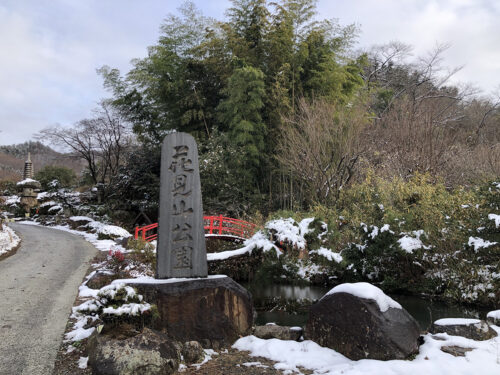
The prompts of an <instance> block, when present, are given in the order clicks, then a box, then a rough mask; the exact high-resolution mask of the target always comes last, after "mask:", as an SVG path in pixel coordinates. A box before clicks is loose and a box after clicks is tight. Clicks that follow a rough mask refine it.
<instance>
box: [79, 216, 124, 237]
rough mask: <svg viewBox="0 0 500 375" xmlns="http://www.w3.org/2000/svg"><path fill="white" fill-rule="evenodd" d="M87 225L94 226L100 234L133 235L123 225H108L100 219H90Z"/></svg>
mask: <svg viewBox="0 0 500 375" xmlns="http://www.w3.org/2000/svg"><path fill="white" fill-rule="evenodd" d="M87 227H89V228H92V229H93V230H95V231H96V233H99V234H105V235H108V236H114V237H131V236H132V235H131V234H130V233H129V232H128V231H127V230H125V229H123V228H122V227H119V226H116V225H108V224H104V223H101V222H99V221H94V220H92V221H90V222H89V223H88V224H87Z"/></svg>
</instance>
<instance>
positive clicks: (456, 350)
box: [441, 346, 475, 357]
mask: <svg viewBox="0 0 500 375" xmlns="http://www.w3.org/2000/svg"><path fill="white" fill-rule="evenodd" d="M474 349H475V348H462V347H461V346H442V347H441V351H442V352H445V353H448V354H451V355H453V356H455V357H465V353H467V352H470V351H472V350H474Z"/></svg>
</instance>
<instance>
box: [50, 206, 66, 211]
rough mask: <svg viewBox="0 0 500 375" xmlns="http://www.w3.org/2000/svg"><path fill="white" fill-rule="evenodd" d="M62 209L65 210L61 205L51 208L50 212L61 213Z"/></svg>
mask: <svg viewBox="0 0 500 375" xmlns="http://www.w3.org/2000/svg"><path fill="white" fill-rule="evenodd" d="M62 209H63V208H62V206H60V205H56V206H52V207H50V208H49V211H48V212H54V211H57V212H59V211H61V210H62Z"/></svg>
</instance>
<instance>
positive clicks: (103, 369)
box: [87, 328, 180, 375]
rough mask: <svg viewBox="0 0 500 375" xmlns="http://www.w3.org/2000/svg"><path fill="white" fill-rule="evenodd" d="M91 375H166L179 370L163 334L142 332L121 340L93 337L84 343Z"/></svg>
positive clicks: (176, 355) (174, 351)
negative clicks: (91, 371)
mask: <svg viewBox="0 0 500 375" xmlns="http://www.w3.org/2000/svg"><path fill="white" fill-rule="evenodd" d="M87 348H88V354H89V361H88V364H89V366H91V367H92V370H93V374H95V375H136V374H141V375H168V374H173V373H174V372H175V371H177V368H178V367H179V360H180V354H179V352H178V350H177V349H176V346H175V345H174V343H173V342H172V341H171V340H170V339H169V338H168V337H167V336H166V335H165V334H163V333H160V332H156V331H152V330H150V329H148V328H145V329H144V331H143V332H142V333H140V334H139V335H136V336H134V337H131V338H127V339H125V340H117V339H114V338H112V337H111V336H109V335H99V334H96V333H94V334H93V335H92V336H91V337H90V339H89V343H88V346H87Z"/></svg>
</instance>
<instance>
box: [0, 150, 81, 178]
mask: <svg viewBox="0 0 500 375" xmlns="http://www.w3.org/2000/svg"><path fill="white" fill-rule="evenodd" d="M28 151H30V152H31V160H32V161H33V166H34V170H35V172H36V171H38V170H40V169H41V168H43V167H45V166H46V165H56V166H62V167H67V168H71V169H73V170H74V171H75V173H76V174H77V175H80V173H81V171H82V169H83V167H84V164H83V163H82V161H81V160H80V159H76V158H74V157H72V156H71V155H69V154H62V153H59V152H57V151H55V150H53V149H52V148H50V147H48V146H45V145H44V144H43V143H41V142H24V143H20V144H17V145H8V146H0V179H6V180H18V179H20V178H21V177H22V174H23V168H24V161H25V160H26V158H27V156H28Z"/></svg>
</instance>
